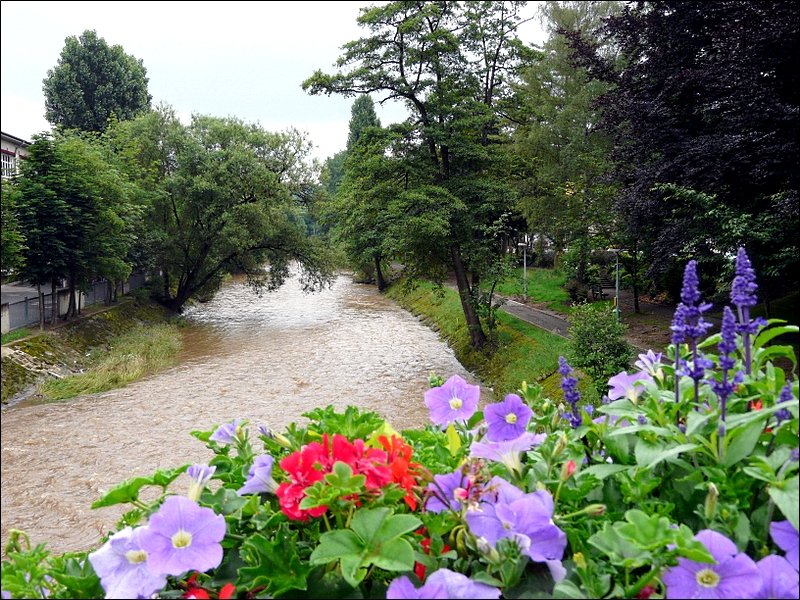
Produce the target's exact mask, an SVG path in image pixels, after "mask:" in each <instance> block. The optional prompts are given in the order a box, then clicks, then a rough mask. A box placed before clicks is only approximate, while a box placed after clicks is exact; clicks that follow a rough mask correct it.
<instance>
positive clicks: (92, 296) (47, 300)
mask: <svg viewBox="0 0 800 600" xmlns="http://www.w3.org/2000/svg"><path fill="white" fill-rule="evenodd" d="M146 280H147V278H146V277H145V275H144V273H134V274H133V275H131V276H130V277H129V278H128V280H127V281H126V282H124V283H123V284H122V286H121V289H119V290H118V293H120V294H122V295H124V294H128V293H130V292H132V291H133V290H136V289H138V288H140V287H142V286H143V285H144V284H145V282H146ZM107 294H108V282H107V281H106V280H102V281H96V282H95V283H93V284H92V285H91V287H90V288H89V289H88V290H86V291H84V292H77V293H76V294H75V296H76V298H77V301H78V302H79V307H80V308H81V309H83V308H84V307H86V306H92V305H93V304H100V303H102V302H105V300H106V296H107ZM42 301H43V304H44V321H45V323H50V322H51V321H52V314H53V294H52V293H51V294H44V295H43V296H42ZM56 302H57V313H58V314H57V317H58V318H60V317H63V316H64V315H66V314H67V310H68V309H69V290H67V289H62V290H58V291H57V292H56ZM0 308H1V309H2V315H1V316H2V320H1V325H2V326H1V327H0V330H1V331H2V333H8V332H9V331H13V330H15V329H19V328H21V327H27V326H28V325H38V323H39V298H38V297H37V296H33V297H31V298H26V299H24V300H20V301H18V302H9V303H5V304H3V305H2V307H0Z"/></svg>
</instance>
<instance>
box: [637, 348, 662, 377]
mask: <svg viewBox="0 0 800 600" xmlns="http://www.w3.org/2000/svg"><path fill="white" fill-rule="evenodd" d="M662 356H663V354H662V353H661V352H659V353H658V354H656V353H655V352H653V351H652V350H648V351H647V354H640V355H639V360H637V361H636V362H635V363H633V366H634V367H637V368H638V369H639V372H641V373H646V374H647V375H650V377H657V378H658V379H662V378H663V377H664V371H662V370H661V357H662Z"/></svg>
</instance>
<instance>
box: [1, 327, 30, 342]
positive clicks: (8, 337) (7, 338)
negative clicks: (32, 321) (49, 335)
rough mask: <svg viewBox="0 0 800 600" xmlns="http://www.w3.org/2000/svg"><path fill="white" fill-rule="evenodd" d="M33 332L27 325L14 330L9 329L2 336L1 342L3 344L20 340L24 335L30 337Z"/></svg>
mask: <svg viewBox="0 0 800 600" xmlns="http://www.w3.org/2000/svg"><path fill="white" fill-rule="evenodd" d="M32 333H33V332H32V331H31V330H30V329H28V328H27V327H22V328H20V329H15V330H14V331H9V332H8V333H4V334H3V335H2V337H1V338H0V343H2V344H9V343H11V342H13V341H16V340H19V339H21V338H24V337H28V336H29V335H31V334H32Z"/></svg>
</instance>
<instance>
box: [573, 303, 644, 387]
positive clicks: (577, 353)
mask: <svg viewBox="0 0 800 600" xmlns="http://www.w3.org/2000/svg"><path fill="white" fill-rule="evenodd" d="M569 323H570V325H569V335H570V342H569V347H570V360H571V362H572V365H573V366H575V367H578V368H580V369H582V370H583V371H585V372H586V373H588V374H589V375H590V376H591V377H592V379H593V380H594V381H595V383H596V386H597V393H598V395H599V396H600V397H602V396H603V394H604V393H605V392H606V391H608V388H607V386H606V382H607V381H608V380H609V378H610V377H611V376H612V375H614V374H616V373H619V372H620V371H624V370H626V369H627V368H628V365H629V364H630V361H631V358H633V347H632V346H631V345H630V344H629V343H628V342H626V341H625V338H624V335H625V330H626V329H627V327H626V326H625V325H623V324H622V323H619V322H618V321H617V318H616V316H615V315H614V312H613V310H609V309H607V308H606V307H605V306H600V307H598V306H596V305H591V304H585V303H584V304H580V305H578V306H576V307H575V309H574V311H573V313H572V315H571V316H570V319H569Z"/></svg>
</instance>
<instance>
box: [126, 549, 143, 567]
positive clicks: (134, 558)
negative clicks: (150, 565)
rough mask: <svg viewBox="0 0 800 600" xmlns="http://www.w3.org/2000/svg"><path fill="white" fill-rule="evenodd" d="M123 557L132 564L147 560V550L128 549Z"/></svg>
mask: <svg viewBox="0 0 800 600" xmlns="http://www.w3.org/2000/svg"><path fill="white" fill-rule="evenodd" d="M125 558H127V559H128V562H129V563H131V564H132V565H138V564H141V563H143V562H144V561H146V560H147V552H145V551H144V550H128V551H127V552H126V553H125Z"/></svg>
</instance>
